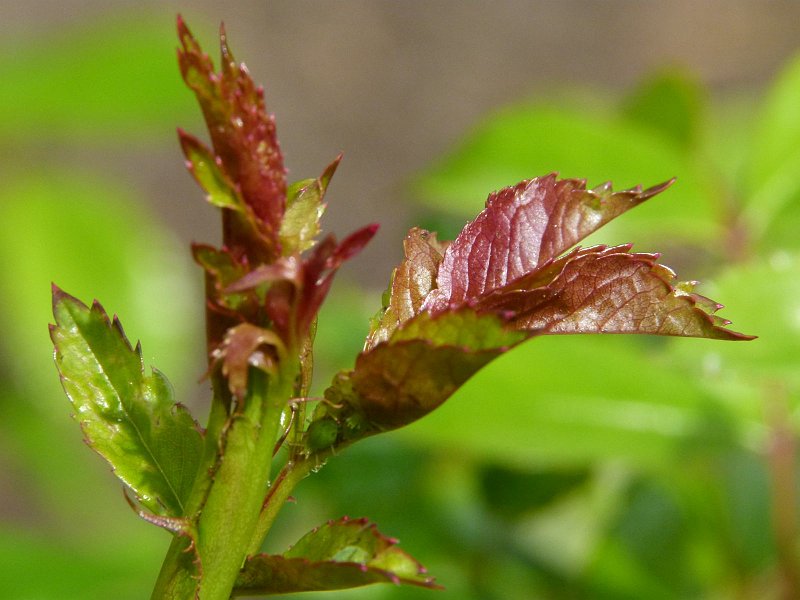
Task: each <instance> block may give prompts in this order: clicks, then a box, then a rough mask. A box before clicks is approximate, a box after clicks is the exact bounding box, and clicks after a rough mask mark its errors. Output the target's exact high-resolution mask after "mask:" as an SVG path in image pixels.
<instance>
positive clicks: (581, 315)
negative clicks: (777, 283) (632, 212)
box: [315, 175, 752, 443]
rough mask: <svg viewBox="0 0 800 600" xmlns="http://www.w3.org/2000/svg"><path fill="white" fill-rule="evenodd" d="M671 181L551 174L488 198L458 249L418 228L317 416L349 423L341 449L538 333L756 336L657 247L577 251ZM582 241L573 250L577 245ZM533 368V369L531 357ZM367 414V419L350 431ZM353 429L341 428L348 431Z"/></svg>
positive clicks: (409, 414)
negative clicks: (614, 185)
mask: <svg viewBox="0 0 800 600" xmlns="http://www.w3.org/2000/svg"><path fill="white" fill-rule="evenodd" d="M671 183H672V182H671V181H669V182H667V183H664V184H661V185H658V186H655V187H652V188H650V189H648V190H644V191H642V190H641V188H638V187H637V188H635V189H632V190H625V191H621V192H614V191H613V190H612V189H611V185H610V184H604V185H602V186H600V187H598V188H595V189H593V190H587V189H586V185H585V183H584V182H583V181H579V180H574V179H565V180H557V179H556V176H555V175H548V176H546V177H540V178H536V179H531V180H528V181H523V182H521V183H519V184H517V185H516V186H513V187H508V188H505V189H503V190H500V191H499V192H496V193H493V194H491V195H490V196H489V199H488V201H487V203H486V209H485V210H484V211H483V212H481V214H480V215H478V217H477V218H476V219H475V220H474V221H472V222H470V223H468V224H467V225H466V227H464V229H463V230H462V231H461V233H460V234H459V235H458V237H456V239H455V240H454V241H453V242H451V243H450V244H449V245H445V244H441V243H439V242H437V241H436V239H435V237H433V236H432V235H431V234H429V233H428V232H423V231H421V230H411V232H410V233H409V235H408V237H407V238H406V241H405V250H406V256H405V259H404V260H403V262H402V263H401V264H400V266H399V267H398V268H397V269H395V272H394V274H393V279H392V283H391V285H390V288H389V299H388V301H385V303H384V304H385V309H384V311H383V313H382V314H380V316H379V317H378V318H377V319H376V321H375V323H374V324H373V326H372V328H371V331H370V334H369V336H368V337H367V341H366V344H365V347H364V351H363V352H362V353H361V354H360V355H359V356H358V358H357V359H356V364H355V368H354V370H353V371H351V372H348V373H341V374H340V375H339V376H337V378H336V379H335V380H334V384H333V386H332V387H331V388H329V390H328V392H326V397H327V398H328V399H329V402H330V406H327V407H322V408H321V409H320V410H319V411H318V413H317V414H316V415H315V418H317V417H319V418H327V419H334V420H335V421H336V422H338V423H340V424H341V425H342V427H341V429H340V432H339V435H338V438H337V443H344V442H349V441H352V440H353V439H355V438H357V437H363V436H364V435H369V434H371V433H375V432H377V431H380V430H383V429H390V428H395V427H400V426H402V425H405V424H407V423H410V422H411V421H413V420H415V419H418V418H419V417H421V416H423V415H425V414H426V413H428V412H430V411H431V410H433V409H434V408H436V407H437V406H439V405H440V404H441V403H442V402H444V401H445V400H446V399H447V398H448V397H449V396H450V395H452V393H453V392H455V390H456V389H458V387H460V386H461V385H462V384H463V383H465V382H466V380H467V379H468V378H469V377H471V376H472V375H473V374H474V373H475V372H476V371H477V370H478V369H480V368H481V367H483V366H484V365H485V364H487V363H488V362H489V361H490V360H492V359H493V358H495V357H497V356H499V355H500V354H501V353H503V352H505V351H507V350H508V349H510V348H512V347H514V346H515V345H517V344H519V343H521V342H522V341H524V340H525V339H528V338H530V337H533V336H538V335H545V334H566V333H645V334H653V335H673V336H687V337H705V338H714V339H723V340H747V339H752V338H751V337H750V336H746V335H742V334H739V333H736V332H733V331H730V330H728V329H725V326H726V325H728V324H729V321H727V320H725V319H722V318H720V317H718V316H716V315H715V314H714V313H715V312H716V311H717V310H718V309H719V308H721V305H720V304H717V303H715V302H713V301H712V300H709V299H708V298H704V297H703V296H700V295H698V294H695V293H694V292H693V287H694V282H685V283H677V284H675V283H674V282H673V279H674V278H675V274H674V273H673V272H672V271H671V270H670V269H669V268H667V267H665V266H663V265H659V264H657V263H656V258H657V255H655V254H644V253H632V252H630V249H631V246H630V245H626V246H617V247H612V248H609V247H606V246H593V247H590V248H579V247H576V248H573V246H574V245H575V244H576V243H577V242H579V241H580V240H581V239H583V238H584V237H586V236H587V235H589V234H590V233H592V232H593V231H595V230H596V229H598V228H599V227H601V226H602V225H603V224H605V223H607V222H608V221H610V220H611V219H613V218H615V217H617V216H618V215H620V214H622V213H623V212H625V211H626V210H628V209H629V208H632V207H634V206H636V205H637V204H640V203H641V202H643V201H645V200H647V199H648V198H651V197H653V196H654V195H655V194H657V193H659V192H661V191H663V190H664V189H666V188H667V187H669V185H670V184H671ZM571 248H573V249H572V250H570V249H571ZM532 367H533V368H535V365H532ZM354 414H355V415H361V417H362V418H363V420H365V421H366V422H367V423H368V424H369V426H368V427H356V428H354V427H352V426H349V425H350V424H352V423H354V422H358V419H357V418H355V417H354ZM343 432H344V433H343Z"/></svg>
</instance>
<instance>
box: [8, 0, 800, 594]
mask: <svg viewBox="0 0 800 600" xmlns="http://www.w3.org/2000/svg"><path fill="white" fill-rule="evenodd" d="M176 12H181V13H182V14H183V15H184V17H185V18H186V20H187V21H188V23H189V25H190V27H191V28H192V29H193V30H194V32H195V34H196V35H197V36H198V38H199V39H200V41H201V43H203V45H204V46H205V47H206V49H207V50H209V52H210V53H211V54H212V56H215V34H216V28H217V26H218V23H219V21H220V20H224V21H225V24H226V27H227V30H228V33H229V35H230V40H231V45H232V48H233V50H234V52H235V53H236V56H237V58H238V59H239V60H243V61H244V62H246V63H247V64H248V66H249V68H250V70H251V73H252V74H253V76H254V78H255V79H256V80H257V81H261V82H263V83H264V84H265V88H266V97H267V102H268V105H269V108H270V110H271V111H272V112H274V113H275V114H276V115H277V120H278V133H279V136H280V139H281V144H282V147H283V150H284V153H285V155H286V160H287V165H288V167H289V168H290V177H291V178H292V179H301V178H305V177H312V176H316V175H318V174H319V173H320V172H321V171H322V169H323V168H324V166H325V165H327V164H328V162H330V160H331V159H332V158H333V157H334V156H335V155H336V154H338V153H339V152H340V151H343V152H344V154H345V158H344V161H343V163H342V165H341V166H340V169H339V171H338V173H337V175H336V177H335V179H334V181H333V184H332V186H331V188H330V190H329V195H328V197H327V199H328V201H329V211H328V215H327V216H326V218H325V221H324V223H325V225H326V227H327V228H328V229H329V230H331V231H334V232H336V233H338V234H340V235H343V234H345V233H347V232H348V231H349V230H351V229H353V228H355V227H356V226H357V225H360V224H362V223H367V222H371V221H377V222H380V223H381V225H382V229H381V231H380V233H379V235H378V236H377V238H376V239H375V241H374V242H373V243H372V245H371V247H370V248H368V250H367V251H366V252H364V254H363V255H362V256H360V257H359V258H357V259H356V260H354V261H353V262H352V264H350V265H348V266H346V267H345V268H344V269H343V270H342V272H341V276H340V277H339V280H338V281H337V283H336V285H335V286H334V290H333V293H332V297H331V300H330V302H329V304H328V306H327V307H326V308H325V311H324V313H323V315H322V318H321V319H322V320H321V323H320V333H319V358H318V369H317V373H318V377H317V386H323V385H324V384H325V382H326V380H328V379H329V378H330V376H331V375H332V374H333V373H334V372H335V371H336V370H338V369H341V368H346V367H348V366H349V365H350V363H351V361H352V358H353V356H354V354H355V353H356V352H357V351H358V349H359V347H360V343H361V340H363V336H364V334H365V333H366V330H367V319H368V317H369V316H370V315H371V314H373V313H374V312H375V310H376V309H377V307H378V306H379V302H380V293H381V291H382V289H384V288H385V286H386V283H387V282H388V277H389V273H390V270H391V268H392V266H393V265H394V264H396V262H397V261H398V260H399V259H400V256H401V248H402V246H401V240H402V238H403V235H404V233H405V231H406V230H407V229H408V227H409V226H411V225H412V224H423V225H426V226H428V227H430V228H435V229H438V230H440V231H443V232H444V234H445V235H444V237H447V236H452V235H454V234H455V233H456V232H457V231H458V229H459V227H460V224H462V223H463V222H464V221H465V220H466V219H468V218H470V217H471V216H473V215H474V214H476V213H477V212H478V211H479V210H480V208H481V206H482V203H483V200H484V199H485V197H486V194H487V193H488V192H489V191H491V190H493V189H497V188H498V187H501V186H503V185H508V184H513V183H516V182H517V181H518V180H520V179H522V178H526V177H531V176H535V175H540V174H545V173H547V172H550V171H553V170H557V171H560V172H561V173H562V174H563V175H564V176H575V177H586V178H588V180H589V183H590V185H595V184H599V183H601V182H603V181H605V180H606V179H611V180H614V181H615V183H617V184H618V187H620V186H630V185H635V184H637V183H640V182H641V183H644V184H646V185H650V184H654V183H657V182H660V181H663V180H665V179H668V178H669V177H672V176H673V175H677V176H678V183H677V184H676V185H675V186H674V187H673V188H672V189H671V190H670V191H669V192H667V193H665V194H664V195H663V196H662V197H659V198H658V199H655V200H653V201H651V202H650V203H649V206H644V207H640V208H638V209H637V210H636V211H633V212H632V213H630V214H629V215H626V216H625V217H624V218H623V219H622V220H620V222H619V223H614V224H612V225H610V226H609V227H607V228H606V229H604V230H603V231H601V232H600V234H598V235H596V236H595V237H596V238H597V239H598V240H600V241H603V242H606V243H623V242H628V241H633V242H635V243H636V248H637V249H639V250H643V251H652V250H659V251H662V252H663V256H664V259H663V260H664V262H665V263H666V264H669V265H670V266H673V267H675V268H676V270H677V271H678V274H679V276H681V277H682V278H698V279H702V280H703V281H704V286H703V287H701V288H700V291H701V292H702V293H707V294H708V295H710V296H712V297H713V298H715V299H718V300H721V301H722V302H725V303H726V304H728V305H729V308H728V309H726V311H725V312H724V313H723V314H724V316H727V317H729V318H731V319H734V321H735V328H736V329H739V330H742V331H745V332H747V333H754V334H758V335H760V336H761V337H760V339H759V340H758V341H756V342H752V343H750V344H724V343H710V342H706V341H699V340H661V339H650V338H635V339H634V338H615V337H575V338H552V339H540V340H536V341H535V342H531V343H530V344H528V345H526V346H524V347H523V348H521V349H519V350H517V351H515V352H514V353H512V354H510V355H508V356H507V357H504V358H503V359H501V360H499V361H497V362H496V363H494V364H493V365H492V366H491V367H489V368H488V369H487V370H486V371H485V372H483V373H482V374H481V375H479V376H478V377H476V378H475V379H474V380H473V381H472V382H471V383H470V384H469V385H468V386H466V387H465V388H464V389H463V390H462V391H461V392H459V394H457V395H456V396H455V397H453V398H452V399H451V400H449V401H448V403H447V404H446V405H445V406H444V407H442V408H441V409H440V410H438V411H437V412H436V413H434V414H432V415H431V416H430V417H428V418H426V419H425V420H423V421H421V422H419V423H417V424H414V425H412V426H410V427H409V428H407V429H406V430H404V431H401V432H397V433H393V434H390V435H387V436H383V437H384V438H385V439H380V438H378V439H374V440H368V441H365V442H363V443H362V444H361V445H360V446H356V447H354V448H352V449H350V450H348V451H347V452H346V453H345V454H343V455H342V456H340V457H337V459H336V460H334V461H331V463H330V464H329V465H328V466H326V467H325V469H323V470H322V471H321V472H320V473H318V474H316V475H315V476H314V477H313V478H311V479H309V480H308V481H306V482H304V483H303V485H302V486H301V487H300V488H298V491H297V502H296V504H292V505H289V506H288V507H287V508H286V509H285V511H284V514H283V515H282V517H283V518H282V520H281V521H280V522H279V524H278V526H277V528H276V530H275V532H274V535H273V536H272V537H271V539H270V540H269V542H268V545H269V547H268V549H269V550H271V551H276V552H277V551H282V550H283V549H285V547H286V546H287V545H289V544H291V543H292V542H293V541H295V540H296V539H297V538H298V537H300V536H301V535H302V534H303V533H304V532H305V531H307V530H308V529H310V528H311V527H313V526H315V525H317V524H319V523H321V522H324V521H325V520H327V519H330V518H337V517H339V516H341V515H343V514H349V515H351V516H362V515H365V516H370V517H372V518H373V519H374V520H375V521H377V523H378V524H379V526H380V528H381V529H382V530H383V531H385V532H386V533H387V534H389V535H394V536H398V537H400V539H401V541H402V543H403V546H404V548H406V549H407V550H408V551H410V552H411V553H412V554H414V555H415V556H416V557H418V558H419V559H420V560H421V561H422V562H424V563H425V564H426V565H427V566H428V567H429V569H430V571H431V573H432V574H434V575H436V576H437V578H438V579H439V581H440V582H441V583H443V584H444V585H445V586H446V588H447V589H446V591H444V592H430V591H427V590H416V589H404V588H393V587H373V588H367V589H364V590H357V591H353V592H347V593H334V594H333V595H332V596H331V597H335V598H347V599H349V598H353V599H360V598H364V599H366V598H370V599H373V598H379V599H382V598H386V599H395V598H398V599H400V598H417V597H420V598H422V597H425V598H427V597H430V598H433V597H440V598H453V599H455V598H459V599H461V598H466V599H471V598H475V599H498V600H500V599H502V600H505V599H511V600H513V599H517V598H518V599H521V600H522V599H529V598H556V599H561V598H714V599H716V598H719V599H727V598H743V599H750V598H753V599H761V598H768V599H769V598H794V597H799V596H800V566H798V560H797V539H798V538H797V508H798V503H797V489H796V487H797V486H796V437H797V431H798V429H797V428H798V415H797V414H796V408H797V401H798V390H800V381H799V379H800V369H798V363H799V362H800V343H799V342H798V339H799V338H798V335H799V334H800V300H798V298H800V283H799V282H800V234H798V231H800V109H798V108H797V107H800V63H798V60H797V59H796V58H795V57H796V55H797V52H798V51H800V4H798V3H796V2H762V1H758V0H748V1H744V0H738V1H737V0H734V1H722V0H719V1H709V2H701V3H698V2H689V1H685V2H684V1H667V2H658V3H656V2H634V1H619V0H612V1H608V2H590V1H585V0H584V1H577V0H571V1H566V2H522V1H516V2H515V1H504V2H492V3H489V2H470V3H464V2H457V1H454V0H448V1H437V2H425V1H404V2H356V1H353V0H344V1H341V2H310V1H299V2H288V1H280V2H264V1H259V2H254V1H240V2H235V3H233V2H231V3H221V2H210V1H206V2H183V3H179V2H147V1H139V2H131V1H121V0H103V1H85V2H81V1H69V2H59V3H55V2H46V1H43V0H32V1H30V2H27V3H25V4H24V5H21V4H20V3H17V2H8V1H5V0H2V1H0V28H1V29H2V36H0V165H1V166H0V173H1V174H2V185H0V215H1V216H0V298H2V301H0V306H2V309H0V331H1V332H2V335H0V377H1V378H2V385H0V595H2V597H4V598H12V599H19V600H21V599H39V598H42V599H50V598H52V599H56V598H59V599H62V598H64V599H68V598H75V599H78V598H80V599H84V598H121V599H125V598H131V599H133V598H142V597H145V596H146V595H147V594H148V593H149V587H150V585H151V582H152V581H153V579H154V577H155V574H156V572H157V569H158V565H159V564H160V561H161V558H162V556H163V552H164V550H165V549H166V546H167V544H168V538H167V535H166V534H165V533H163V532H162V531H158V530H155V528H152V527H150V526H148V525H146V524H144V523H143V522H141V521H139V520H138V519H137V518H136V517H135V515H133V514H132V513H131V511H130V510H129V508H128V507H127V505H126V504H125V502H124V500H123V498H122V494H121V491H120V488H119V485H118V483H117V482H116V480H115V479H114V478H113V476H112V475H111V474H110V473H109V470H108V468H107V467H106V465H105V464H104V463H103V462H102V461H101V460H100V459H99V458H97V457H96V456H92V454H91V452H90V451H89V450H88V449H87V448H86V447H85V445H83V444H82V442H81V436H80V432H79V430H78V427H77V426H76V425H75V423H74V422H73V421H72V420H71V419H70V418H69V412H70V409H69V405H68V403H67V401H66V400H65V398H64V397H63V394H62V393H61V391H60V389H59V384H58V381H57V376H56V372H55V369H54V367H53V365H52V359H51V348H50V342H49V340H48V338H47V335H46V331H45V325H46V324H47V323H48V322H49V320H50V315H49V287H48V286H49V284H50V282H51V281H55V282H57V283H58V284H59V285H60V286H62V287H63V288H64V289H65V290H67V291H69V292H70V293H72V294H74V295H77V296H78V297H80V298H82V299H84V300H86V301H88V300H91V299H92V298H95V297H96V298H98V299H100V300H101V301H102V302H103V304H104V305H105V306H106V308H107V309H108V310H109V312H115V313H117V314H118V315H119V316H120V318H121V319H122V322H123V323H124V324H125V327H126V330H127V332H128V333H129V336H130V337H131V338H134V339H139V338H140V339H141V340H142V343H143V346H144V351H145V357H146V360H147V361H148V363H150V364H153V365H157V366H158V367H159V368H160V369H162V370H163V371H164V372H165V373H166V374H167V375H168V376H169V377H170V379H171V380H172V382H173V384H174V386H175V388H176V392H177V395H178V397H179V398H180V399H182V400H183V401H184V402H186V403H188V404H190V406H192V408H193V410H195V412H196V413H197V415H198V417H199V418H201V419H202V417H203V410H204V398H205V388H204V385H203V384H198V383H197V381H198V379H199V377H200V375H201V374H202V372H203V370H204V357H203V350H202V348H203V342H202V312H201V306H200V304H201V303H200V301H199V300H198V298H199V297H200V294H201V291H200V290H201V275H200V272H199V269H198V268H196V267H194V266H192V265H191V263H190V261H189V260H188V252H187V246H188V243H189V242H190V241H192V240H197V241H206V242H211V243H216V242H217V241H218V240H219V232H218V224H217V215H216V213H215V210H214V209H212V208H211V207H210V206H206V205H205V203H204V202H203V199H202V194H201V192H200V190H199V189H197V188H196V186H195V184H194V183H193V182H192V181H191V178H190V177H189V176H188V175H187V174H186V173H185V171H184V169H183V165H182V157H181V155H180V152H179V148H178V144H177V140H176V136H175V127H176V126H178V125H180V126H182V127H184V128H185V129H187V130H189V131H193V132H196V133H201V132H202V122H201V118H200V115H199V111H198V109H197V108H196V107H195V106H194V104H193V99H192V97H191V95H190V94H189V92H188V91H186V90H185V89H183V87H182V85H181V82H180V78H179V75H178V71H177V67H176V64H175V46H176V43H177V42H176V38H175V34H174V16H175V13H176Z"/></svg>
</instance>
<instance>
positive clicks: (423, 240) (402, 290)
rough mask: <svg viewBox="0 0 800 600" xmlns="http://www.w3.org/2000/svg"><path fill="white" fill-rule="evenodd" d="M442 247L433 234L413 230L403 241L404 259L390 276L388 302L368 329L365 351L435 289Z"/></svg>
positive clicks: (388, 333)
mask: <svg viewBox="0 0 800 600" xmlns="http://www.w3.org/2000/svg"><path fill="white" fill-rule="evenodd" d="M445 248H446V244H441V243H439V242H438V241H437V240H436V234H435V233H431V232H429V231H425V230H424V229H418V228H416V227H415V228H413V229H412V230H411V231H409V232H408V235H407V236H406V239H405V240H404V241H403V249H404V250H405V258H404V259H403V262H402V263H400V266H399V267H397V268H396V269H395V270H394V273H392V282H391V284H390V285H389V290H388V293H389V301H388V303H387V306H386V307H385V308H384V310H383V311H382V313H381V314H380V316H379V317H378V318H377V319H376V322H375V323H374V324H373V326H372V327H371V328H370V329H371V330H370V332H369V335H368V336H367V342H366V347H367V348H372V347H373V346H375V345H376V344H378V343H379V342H384V341H386V340H387V339H388V338H389V336H390V335H391V334H392V332H393V331H394V330H395V329H397V327H398V326H399V325H400V324H401V323H403V322H404V321H407V320H408V319H410V318H411V317H413V316H414V315H416V314H417V313H418V312H419V310H420V308H422V303H423V302H424V301H425V298H426V297H427V296H428V294H429V293H430V292H431V291H432V290H433V289H434V288H435V287H436V273H437V272H438V270H439V263H440V262H442V255H443V254H444V250H445Z"/></svg>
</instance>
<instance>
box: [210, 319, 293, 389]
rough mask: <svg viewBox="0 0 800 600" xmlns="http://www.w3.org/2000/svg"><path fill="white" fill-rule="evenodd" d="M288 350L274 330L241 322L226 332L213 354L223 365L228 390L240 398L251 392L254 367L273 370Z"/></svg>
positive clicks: (267, 370)
mask: <svg viewBox="0 0 800 600" xmlns="http://www.w3.org/2000/svg"><path fill="white" fill-rule="evenodd" d="M285 353H286V349H285V348H284V346H283V342H281V340H280V338H279V337H278V336H277V334H276V333H275V332H274V331H270V330H269V329H263V328H261V327H257V326H256V325H253V324H252V323H241V324H239V325H236V326H235V327H231V328H230V329H228V331H226V332H225V339H224V340H223V342H222V344H221V345H220V347H219V348H217V349H216V350H215V351H214V352H212V354H211V356H212V358H213V359H214V360H215V361H218V362H219V363H220V364H221V368H222V374H223V375H224V376H225V377H226V379H227V381H228V389H229V390H230V392H231V394H233V395H234V396H235V397H236V398H238V399H239V401H241V400H243V399H244V395H245V392H246V391H247V379H248V377H247V375H248V371H249V370H250V367H255V368H257V369H261V370H262V371H266V372H272V371H274V370H275V368H276V365H277V361H278V359H279V358H280V357H281V356H284V355H285Z"/></svg>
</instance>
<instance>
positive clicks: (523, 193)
mask: <svg viewBox="0 0 800 600" xmlns="http://www.w3.org/2000/svg"><path fill="white" fill-rule="evenodd" d="M671 183H672V182H671V181H669V182H666V183H663V184H661V185H659V186H655V187H652V188H650V189H648V190H645V191H642V190H641V188H638V187H637V188H634V189H632V190H625V191H622V192H616V193H615V192H613V191H612V189H611V185H610V184H604V185H602V186H599V187H598V188H595V189H593V190H587V189H586V182H585V181H583V180H578V179H562V180H558V179H556V176H555V174H550V175H547V176H545V177H537V178H535V179H530V180H526V181H522V182H520V183H518V184H517V185H515V186H513V187H507V188H504V189H502V190H500V191H499V192H495V193H493V194H491V195H490V196H489V199H488V200H487V201H486V208H485V209H484V210H483V212H481V214H479V215H478V216H477V217H476V218H475V220H473V221H471V222H470V223H468V224H467V225H466V226H465V227H464V229H463V230H462V231H461V233H460V234H459V235H458V237H456V239H455V240H454V241H453V243H452V244H450V246H449V247H448V249H447V251H446V252H445V255H444V259H443V261H442V265H441V267H440V269H439V274H438V277H437V284H438V288H437V290H436V291H435V292H433V293H432V294H431V296H430V298H428V300H427V302H426V303H425V308H426V309H428V310H442V309H443V308H445V307H446V306H448V305H459V304H461V303H463V302H465V301H467V300H469V299H472V298H478V297H480V296H483V295H484V294H486V293H488V292H491V291H492V290H494V289H497V288H500V287H503V286H504V285H506V284H507V283H509V282H511V281H514V280H516V279H518V278H520V277H523V276H525V275H528V274H530V273H531V272H533V271H535V270H537V269H539V268H540V267H541V266H542V265H544V264H546V263H547V262H548V261H550V260H552V259H555V258H556V257H558V256H559V255H561V254H562V253H564V252H566V251H567V250H569V249H570V248H571V247H572V246H574V245H575V244H576V243H578V242H579V241H580V240H582V239H583V238H585V237H586V236H587V235H589V234H590V233H592V232H594V231H595V230H597V229H598V228H599V227H601V226H603V225H604V224H605V223H607V222H609V221H610V220H611V219H613V218H615V217H617V216H619V215H620V214H622V213H623V212H625V211H626V210H628V209H630V208H633V207H634V206H636V205H638V204H640V203H642V202H644V201H645V200H647V199H648V198H651V197H653V196H654V195H656V194H658V193H659V192H661V191H663V190H664V189H666V188H667V187H668V186H669V185H670V184H671Z"/></svg>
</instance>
